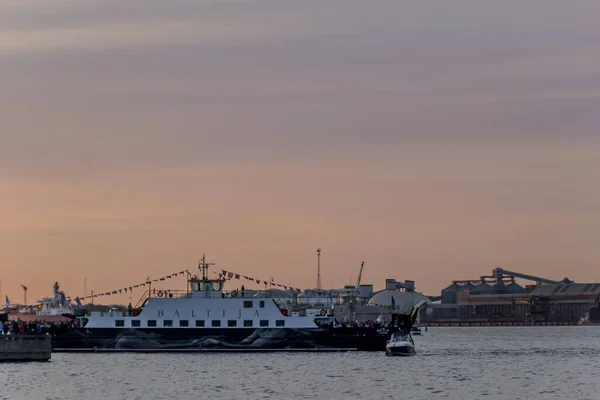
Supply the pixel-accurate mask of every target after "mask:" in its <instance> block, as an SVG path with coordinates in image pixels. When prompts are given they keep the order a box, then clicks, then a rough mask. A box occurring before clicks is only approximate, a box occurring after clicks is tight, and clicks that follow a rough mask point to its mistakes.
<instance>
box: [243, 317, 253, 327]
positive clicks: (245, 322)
mask: <svg viewBox="0 0 600 400" xmlns="http://www.w3.org/2000/svg"><path fill="white" fill-rule="evenodd" d="M244 326H245V327H246V328H252V320H251V319H246V320H244Z"/></svg>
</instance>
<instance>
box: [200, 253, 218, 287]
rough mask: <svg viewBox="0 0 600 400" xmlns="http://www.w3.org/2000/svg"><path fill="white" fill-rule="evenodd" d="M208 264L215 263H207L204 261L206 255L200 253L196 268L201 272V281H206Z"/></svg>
mask: <svg viewBox="0 0 600 400" xmlns="http://www.w3.org/2000/svg"><path fill="white" fill-rule="evenodd" d="M209 265H215V263H207V262H206V255H205V254H204V253H202V259H201V260H200V262H199V263H198V268H199V269H200V271H201V272H202V280H203V281H207V280H208V266H209Z"/></svg>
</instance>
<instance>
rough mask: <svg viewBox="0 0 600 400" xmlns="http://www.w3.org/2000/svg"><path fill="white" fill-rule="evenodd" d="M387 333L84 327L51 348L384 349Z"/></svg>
mask: <svg viewBox="0 0 600 400" xmlns="http://www.w3.org/2000/svg"><path fill="white" fill-rule="evenodd" d="M388 338H389V333H388V332H382V331H377V330H375V329H370V328H314V329H295V328H264V329H261V328H259V329H257V328H220V329H218V328H185V329H177V328H138V329H111V328H108V329H98V328H97V329H85V328H83V329H73V330H70V331H66V332H61V333H58V334H56V335H54V336H53V338H52V348H53V350H54V351H70V350H71V351H77V350H78V351H85V350H88V351H93V350H118V351H152V350H154V351H178V350H179V351H195V350H237V351H244V350H248V351H255V350H290V349H313V350H319V349H323V350H324V351H326V350H330V349H348V350H360V351H383V350H385V344H386V341H387V339H388Z"/></svg>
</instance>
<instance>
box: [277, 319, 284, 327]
mask: <svg viewBox="0 0 600 400" xmlns="http://www.w3.org/2000/svg"><path fill="white" fill-rule="evenodd" d="M275 326H285V320H284V319H278V320H277V321H275Z"/></svg>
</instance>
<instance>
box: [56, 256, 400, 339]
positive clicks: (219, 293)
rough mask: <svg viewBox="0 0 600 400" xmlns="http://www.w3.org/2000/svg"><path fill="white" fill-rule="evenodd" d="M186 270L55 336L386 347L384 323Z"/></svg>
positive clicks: (204, 270) (204, 266)
mask: <svg viewBox="0 0 600 400" xmlns="http://www.w3.org/2000/svg"><path fill="white" fill-rule="evenodd" d="M208 265H209V264H207V263H206V260H205V258H204V257H203V258H202V261H201V264H200V273H201V277H200V278H199V277H197V276H190V277H189V278H188V288H187V290H186V291H164V290H156V289H151V288H149V289H150V290H148V291H147V292H146V294H145V295H144V297H143V298H142V300H141V305H140V307H136V308H132V309H131V312H128V313H122V312H116V311H111V312H108V313H101V312H92V313H91V314H90V315H87V316H84V317H77V320H76V326H78V327H77V328H74V329H71V330H68V331H66V332H64V333H61V334H60V335H56V336H55V337H53V342H52V344H53V348H54V349H55V350H57V351H60V350H65V351H66V350H76V349H79V350H98V349H106V350H113V351H114V350H121V351H200V350H203V351H205V350H210V349H213V350H244V351H246V350H283V349H313V350H335V349H337V350H384V349H385V344H386V340H387V338H388V337H389V335H390V333H391V332H392V331H393V329H392V328H389V327H381V326H379V327H377V328H369V327H340V326H338V325H337V324H335V323H334V320H333V318H332V317H330V316H327V315H326V314H327V312H326V310H325V312H323V310H322V311H321V313H319V314H318V315H314V314H309V313H306V312H292V311H291V310H289V309H288V308H287V307H286V306H285V305H283V304H282V303H281V302H280V301H278V299H276V298H274V297H269V294H268V293H269V292H268V291H267V293H266V294H265V295H264V296H265V297H246V296H245V294H247V293H244V291H239V290H233V291H229V292H227V291H224V290H223V287H224V284H225V281H226V280H225V278H224V277H223V276H222V275H221V274H220V275H219V277H218V278H216V279H209V277H208Z"/></svg>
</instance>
